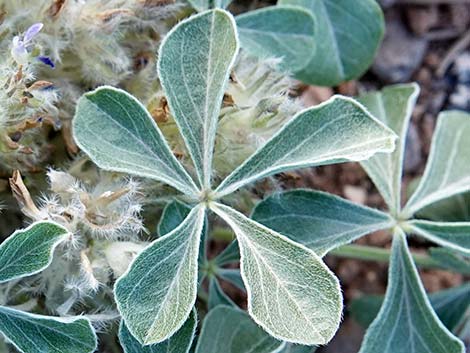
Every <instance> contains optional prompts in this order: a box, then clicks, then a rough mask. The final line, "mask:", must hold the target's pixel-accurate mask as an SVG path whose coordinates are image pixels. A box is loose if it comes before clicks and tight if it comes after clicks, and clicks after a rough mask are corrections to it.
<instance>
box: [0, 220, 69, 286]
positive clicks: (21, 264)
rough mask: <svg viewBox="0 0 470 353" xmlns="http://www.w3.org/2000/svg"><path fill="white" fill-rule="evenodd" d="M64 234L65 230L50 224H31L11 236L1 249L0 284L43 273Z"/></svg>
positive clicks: (66, 232) (65, 235) (0, 246)
mask: <svg viewBox="0 0 470 353" xmlns="http://www.w3.org/2000/svg"><path fill="white" fill-rule="evenodd" d="M67 234H68V231H67V229H65V228H64V227H62V226H60V225H58V224H56V223H52V222H37V223H33V224H32V225H30V226H29V227H28V228H25V229H22V230H17V231H16V232H14V233H13V234H12V235H10V236H9V237H8V238H7V239H6V240H5V241H4V242H3V243H2V244H1V245H0V283H2V282H6V281H9V280H12V279H15V278H21V277H24V276H29V275H33V274H35V273H38V272H41V271H42V270H44V269H45V268H46V267H47V266H49V265H50V263H51V262H52V255H53V253H54V249H55V248H56V246H57V245H59V243H60V242H62V241H63V240H64V239H65V238H66V237H67Z"/></svg>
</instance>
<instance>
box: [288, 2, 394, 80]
mask: <svg viewBox="0 0 470 353" xmlns="http://www.w3.org/2000/svg"><path fill="white" fill-rule="evenodd" d="M279 4H281V5H298V6H302V7H304V8H306V9H308V10H310V12H311V13H312V14H313V15H314V17H315V41H316V44H317V45H316V50H315V53H312V54H314V55H313V57H311V59H310V63H309V64H308V65H307V66H306V67H305V68H304V69H303V70H301V71H299V72H297V75H296V77H297V78H298V79H300V80H302V81H304V82H306V83H310V84H316V85H323V86H333V85H337V84H338V83H341V82H343V81H348V80H351V79H354V78H357V77H359V76H361V75H362V74H363V73H364V72H365V71H366V70H367V68H368V67H369V66H370V65H371V64H372V61H373V59H374V56H375V53H376V51H377V48H378V46H379V43H380V41H381V40H382V37H383V33H384V28H385V23H384V19H383V14H382V11H381V10H380V7H379V6H378V4H377V3H376V1H375V0H354V1H351V0H280V1H279Z"/></svg>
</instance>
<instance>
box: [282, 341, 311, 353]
mask: <svg viewBox="0 0 470 353" xmlns="http://www.w3.org/2000/svg"><path fill="white" fill-rule="evenodd" d="M315 351H316V347H309V346H299V345H295V344H292V343H288V344H286V346H285V347H284V349H282V350H281V351H279V353H314V352H315Z"/></svg>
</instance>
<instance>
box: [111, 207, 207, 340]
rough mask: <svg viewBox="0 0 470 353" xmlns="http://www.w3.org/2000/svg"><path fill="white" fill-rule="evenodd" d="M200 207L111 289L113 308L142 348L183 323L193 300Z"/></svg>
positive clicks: (139, 258)
mask: <svg viewBox="0 0 470 353" xmlns="http://www.w3.org/2000/svg"><path fill="white" fill-rule="evenodd" d="M204 219H205V209H204V206H203V205H200V206H197V207H196V208H194V209H193V210H192V211H191V212H190V213H189V215H188V216H187V217H186V219H185V220H184V222H183V223H181V225H180V226H179V227H178V228H176V229H175V230H173V231H172V232H170V233H168V234H166V235H165V236H163V237H161V238H159V239H157V240H156V241H154V242H153V243H151V244H150V245H149V246H148V247H147V248H145V250H144V251H142V253H140V255H139V256H137V257H136V259H135V260H134V262H133V263H132V264H131V266H130V267H129V269H128V270H127V272H126V273H125V274H124V275H123V276H122V277H121V278H119V280H118V281H117V282H116V286H115V289H114V292H115V296H116V302H117V305H118V309H119V311H120V313H121V315H122V316H123V318H124V320H125V321H126V325H127V327H128V328H129V331H130V332H131V333H132V335H133V336H134V337H135V338H137V340H138V341H139V342H141V343H143V344H146V345H147V344H154V343H160V342H163V341H165V340H166V339H168V338H169V337H170V336H172V335H173V334H174V333H175V332H176V331H178V329H180V327H181V326H182V325H183V324H184V322H185V321H186V319H187V318H188V315H189V313H190V312H191V309H192V308H193V306H194V302H195V301H196V293H197V274H198V265H197V260H198V252H199V243H200V238H201V233H202V228H203V224H204Z"/></svg>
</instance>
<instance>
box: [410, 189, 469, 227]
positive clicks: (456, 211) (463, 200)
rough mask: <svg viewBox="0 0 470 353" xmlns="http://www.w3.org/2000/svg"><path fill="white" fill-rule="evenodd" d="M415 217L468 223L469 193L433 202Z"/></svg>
mask: <svg viewBox="0 0 470 353" xmlns="http://www.w3.org/2000/svg"><path fill="white" fill-rule="evenodd" d="M416 215H417V217H419V218H426V219H430V220H433V221H445V222H464V221H470V192H467V193H465V194H458V195H454V196H452V197H449V198H447V199H443V200H441V201H438V202H435V203H433V204H431V205H429V206H426V207H425V208H423V209H421V210H420V211H419V212H418V213H417V214H416Z"/></svg>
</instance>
